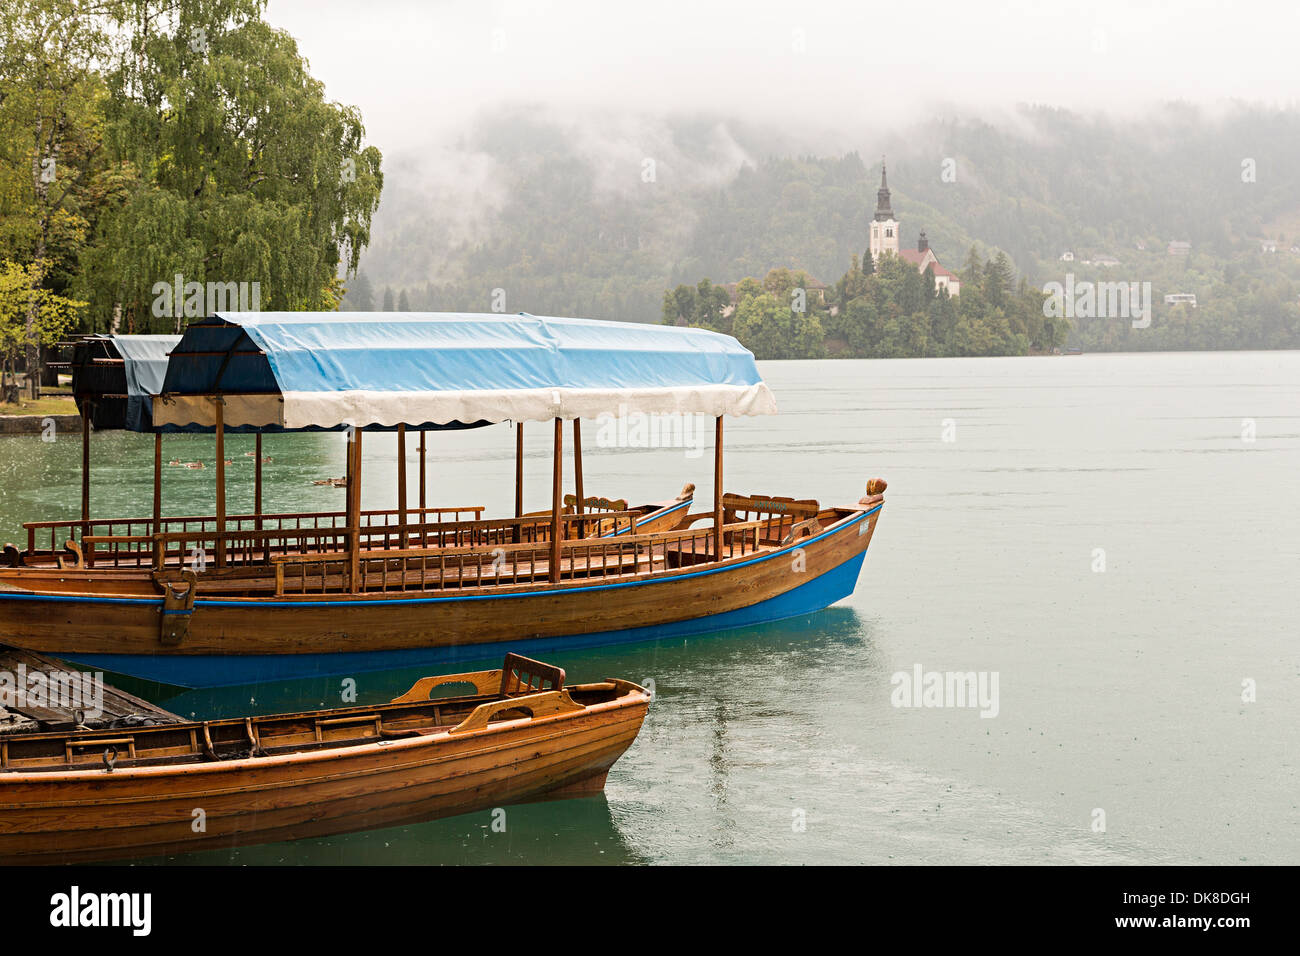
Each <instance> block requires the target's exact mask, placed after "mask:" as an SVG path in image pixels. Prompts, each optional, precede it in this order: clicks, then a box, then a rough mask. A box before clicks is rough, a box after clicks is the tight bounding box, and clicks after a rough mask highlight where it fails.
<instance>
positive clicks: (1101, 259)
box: [1092, 256, 1119, 268]
mask: <svg viewBox="0 0 1300 956" xmlns="http://www.w3.org/2000/svg"><path fill="white" fill-rule="evenodd" d="M1092 262H1093V265H1098V266H1106V267H1107V268H1109V267H1111V266H1117V265H1119V260H1118V259H1115V258H1113V257H1111V256H1098V257H1097V258H1096V259H1093V260H1092Z"/></svg>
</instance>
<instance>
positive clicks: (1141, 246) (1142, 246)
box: [1133, 239, 1147, 252]
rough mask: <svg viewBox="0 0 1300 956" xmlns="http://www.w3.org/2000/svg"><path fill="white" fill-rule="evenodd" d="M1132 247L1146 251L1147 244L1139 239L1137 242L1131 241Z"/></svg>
mask: <svg viewBox="0 0 1300 956" xmlns="http://www.w3.org/2000/svg"><path fill="white" fill-rule="evenodd" d="M1133 248H1134V249H1137V250H1138V251H1139V252H1146V251H1147V244H1146V243H1145V242H1143V241H1142V240H1141V239H1139V240H1138V241H1137V242H1135V243H1133Z"/></svg>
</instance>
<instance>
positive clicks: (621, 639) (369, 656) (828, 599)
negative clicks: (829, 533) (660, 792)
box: [60, 551, 866, 688]
mask: <svg viewBox="0 0 1300 956" xmlns="http://www.w3.org/2000/svg"><path fill="white" fill-rule="evenodd" d="M865 558H866V552H865V551H862V552H859V553H858V554H855V555H853V556H852V557H850V558H849V559H848V560H847V561H845V562H844V563H842V564H840V565H838V566H837V567H835V568H832V569H831V570H829V571H827V572H825V573H823V574H821V575H819V576H818V577H816V578H814V579H813V580H811V581H809V582H808V583H807V584H802V585H800V586H799V587H796V588H792V589H790V590H789V591H786V592H784V593H783V594H779V595H777V596H776V597H773V598H769V599H767V600H765V601H760V602H759V603H757V604H753V605H750V606H749V607H744V608H738V609H736V610H732V611H725V612H723V613H721V614H713V615H709V616H706V617H699V618H692V619H690V620H685V621H675V622H672V623H668V624H657V625H653V626H648V627H632V628H625V629H623V630H617V631H600V632H597V633H590V634H575V635H569V636H565V637H548V638H535V639H530V640H514V641H502V642H499V643H488V644H472V645H462V646H450V647H436V648H413V649H409V650H394V651H365V652H356V653H348V652H343V653H333V654H267V655H258V656H235V655H162V654H160V655H141V654H86V655H79V654H66V653H64V654H60V656H61V657H62V658H64V659H65V660H69V661H72V662H74V663H77V664H82V665H85V666H87V667H91V668H94V669H96V670H105V671H112V672H115V673H119V674H129V675H131V676H133V677H138V678H141V679H143V680H151V681H158V682H161V683H164V684H174V685H177V686H180V687H194V688H202V687H224V686H228V685H233V684H255V683H266V682H271V681H283V680H297V679H302V678H310V677H328V676H335V675H353V674H358V673H364V672H366V671H378V670H389V669H394V668H400V667H417V666H424V665H432V664H446V663H452V662H463V661H479V660H487V659H491V658H499V657H501V656H502V655H503V654H504V653H505V652H506V651H517V652H519V653H522V654H528V655H530V656H533V657H537V656H539V655H542V654H545V653H547V652H549V651H557V650H574V649H579V648H583V647H597V646H602V645H607V644H627V643H636V642H641V641H657V640H664V639H670V638H679V637H684V636H689V635H693V634H706V633H710V632H715V631H723V630H729V629H732V628H738V627H746V626H749V625H753V624H763V623H768V622H771V621H780V620H784V619H786V618H791V617H798V616H799V615H802V614H810V613H812V612H814V611H820V610H822V609H823V608H826V607H829V606H830V605H832V604H834V603H835V602H836V601H840V600H843V599H844V598H846V597H848V596H849V595H850V594H852V593H853V589H854V587H855V585H856V584H857V580H858V575H859V574H860V573H861V571H862V562H863V560H864V559H865Z"/></svg>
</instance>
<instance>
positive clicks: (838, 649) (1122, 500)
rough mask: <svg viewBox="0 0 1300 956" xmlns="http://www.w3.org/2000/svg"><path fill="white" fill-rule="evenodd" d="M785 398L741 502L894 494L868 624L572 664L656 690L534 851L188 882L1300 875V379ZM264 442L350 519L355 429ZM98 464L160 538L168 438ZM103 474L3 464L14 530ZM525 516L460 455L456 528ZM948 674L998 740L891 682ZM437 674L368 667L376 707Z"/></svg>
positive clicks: (172, 473)
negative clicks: (963, 678) (1220, 868)
mask: <svg viewBox="0 0 1300 956" xmlns="http://www.w3.org/2000/svg"><path fill="white" fill-rule="evenodd" d="M763 374H764V376H765V377H766V378H767V380H768V382H769V383H770V384H771V386H772V388H773V390H774V391H775V393H776V396H777V399H778V402H779V403H780V406H781V411H782V414H781V415H780V416H778V417H776V418H770V419H749V420H744V421H729V422H728V424H727V447H728V455H727V474H726V482H725V484H726V487H727V490H728V491H734V492H741V493H762V494H784V495H794V496H798V497H816V498H818V499H819V500H820V501H822V502H824V503H846V504H847V503H852V502H853V501H855V500H856V499H857V498H858V497H859V496H860V495H861V494H862V493H863V487H864V485H865V482H866V480H867V479H868V478H870V477H874V476H880V477H884V478H886V479H887V480H888V481H889V491H888V492H887V495H886V497H887V504H886V506H885V510H884V513H883V514H882V517H881V521H880V525H879V528H878V530H877V533H876V535H875V539H874V542H873V544H872V548H871V551H870V553H869V554H868V557H867V562H866V565H865V568H864V570H863V573H862V577H861V579H860V580H859V582H858V588H857V591H856V593H855V594H854V595H853V597H852V598H850V599H849V600H847V601H844V602H842V603H841V604H840V605H838V606H836V607H834V608H832V609H830V610H827V611H825V612H822V613H820V614H816V615H811V616H809V617H806V618H801V619H798V620H794V621H787V622H783V623H779V624H773V625H769V626H764V627H756V628H748V629H745V630H738V631H734V632H728V633H726V634H721V635H713V636H706V637H701V638H698V639H692V640H685V641H671V642H666V643H660V644H641V645H630V646H622V647H615V648H609V649H597V650H590V651H581V652H575V653H570V654H551V655H547V656H548V658H549V659H551V660H553V661H554V662H555V663H557V664H559V665H561V666H563V667H565V668H566V669H567V670H568V672H569V675H570V679H571V680H589V679H599V678H601V677H605V676H623V677H627V678H630V679H633V680H637V681H645V680H648V679H652V680H653V681H654V684H655V688H656V691H657V697H656V700H655V703H654V704H653V706H652V708H651V712H650V716H649V718H648V720H647V722H646V725H645V728H644V730H643V731H642V733H641V736H640V737H639V739H638V740H637V741H636V743H635V744H634V745H633V747H632V749H631V750H630V751H629V752H628V753H627V755H626V756H625V757H624V758H623V759H622V760H621V761H620V762H619V763H618V764H617V765H616V766H615V767H614V769H613V771H612V772H611V773H610V776H609V782H608V785H607V787H606V792H605V796H604V797H601V798H590V799H583V800H570V801H564V802H556V803H546V804H539V805H533V806H527V807H512V808H509V809H508V811H507V826H506V831H505V832H504V833H497V832H493V830H492V828H491V818H490V815H489V814H488V813H483V814H474V815H468V816H463V817H457V818H454V819H450V820H443V821H438V822H435V823H430V824H425V825H421V826H412V827H403V828H400V829H392V830H384V831H376V832H372V833H361V834H351V835H348V836H343V837H337V838H333V839H328V840H306V841H300V842H297V843H288V844H277V845H274V846H267V847H255V848H249V849H245V850H240V851H236V852H229V853H209V854H201V855H194V856H190V857H183V858H181V859H183V860H185V861H192V862H223V861H229V862H233V863H261V862H268V863H280V862H284V863H293V862H299V863H363V864H367V863H376V864H378V863H426V862H428V863H435V862H436V863H459V862H470V863H478V862H497V863H507V862H520V863H533V862H536V863H626V862H649V863H660V862H662V863H704V862H724V863H1013V862H1023V863H1223V864H1227V863H1242V862H1244V863H1290V864H1294V863H1298V862H1300V808H1298V803H1300V777H1298V775H1297V766H1296V764H1297V742H1298V739H1300V734H1298V733H1297V728H1300V650H1297V634H1300V601H1298V600H1297V597H1296V591H1297V587H1298V585H1300V507H1298V506H1297V503H1296V492H1297V487H1298V482H1297V476H1300V353H1295V352H1289V353H1214V354H1166V355H1085V356H1081V357H1053V358H1046V357H1045V358H989V359H933V360H928V359H922V360H905V361H840V362H779V363H763ZM529 431H530V432H531V434H530V435H528V449H529V467H528V470H527V487H528V498H529V500H528V502H527V504H528V506H529V507H530V508H542V507H546V506H547V505H548V503H549V474H550V464H549V435H550V429H549V427H547V426H544V425H535V426H532V427H531V428H530V429H529ZM584 439H585V441H584V446H585V457H584V473H585V478H586V481H585V484H586V489H587V492H588V493H589V494H598V495H608V496H610V497H627V498H628V499H630V500H647V499H659V498H666V497H671V496H673V495H675V494H676V493H677V492H678V490H679V489H680V488H681V485H682V484H683V483H684V482H685V481H693V482H695V483H696V486H697V496H699V497H700V498H701V500H710V498H711V495H712V488H711V476H712V462H711V452H710V451H709V446H708V445H707V444H706V447H705V448H704V449H703V454H702V455H694V454H693V453H690V452H686V451H683V450H681V449H660V450H653V451H645V450H632V449H618V448H608V449H607V448H602V447H600V446H599V442H598V440H597V435H596V429H595V423H589V424H588V430H587V431H585V432H584ZM710 441H711V438H710ZM251 443H252V439H251V438H249V439H242V438H233V439H231V440H230V441H229V442H228V449H229V453H230V454H231V455H232V457H234V458H235V460H236V464H235V466H234V468H233V469H232V470H233V471H234V473H235V477H234V482H233V484H232V491H231V509H232V511H233V510H237V509H238V508H239V504H238V502H240V501H242V500H244V498H248V499H250V500H251V491H250V488H251V479H250V476H251V472H252V461H251V459H249V458H245V457H244V456H243V452H244V451H245V450H246V449H248V448H251ZM411 446H412V447H411V450H410V456H409V457H410V459H411V462H410V467H411V469H412V470H411V475H412V480H414V475H415V471H414V442H411ZM265 451H266V454H268V455H271V456H272V457H273V458H274V461H273V462H271V463H270V464H268V465H267V466H266V468H267V480H268V483H269V487H268V492H267V496H266V498H267V501H266V507H267V508H268V510H269V509H277V510H278V509H293V510H306V509H315V508H326V507H330V508H340V509H341V507H342V500H343V494H342V491H341V490H336V489H332V488H322V487H317V486H313V485H312V484H311V479H313V478H322V477H327V476H330V475H341V474H342V473H343V441H342V439H341V438H340V437H339V436H284V437H279V438H276V437H268V438H267V439H266V450H265ZM95 453H96V466H95V472H94V497H93V510H94V511H95V512H96V513H97V514H108V513H116V514H123V513H125V512H127V511H131V512H134V513H137V514H147V513H148V512H149V509H150V500H151V498H150V496H151V482H150V474H151V467H152V449H151V440H150V439H149V438H148V437H142V436H134V435H126V434H110V433H104V434H101V435H97V436H96V437H95ZM79 454H80V450H79V440H78V439H77V438H75V437H70V438H67V439H61V440H58V441H55V442H53V443H42V442H41V441H40V440H39V439H36V438H0V539H7V540H15V541H20V540H22V537H21V535H20V532H19V526H20V524H21V522H22V521H24V520H32V519H35V518H38V517H45V518H56V517H75V516H76V514H75V512H76V511H77V509H78V507H79V504H78V503H79V490H78V487H79V486H78V481H79V479H78V471H77V469H78V466H79V464H78V463H79ZM164 457H165V458H168V459H170V458H178V459H181V460H191V459H198V458H200V457H206V458H207V459H208V461H209V468H208V469H207V470H206V471H190V470H186V469H181V468H169V469H167V472H166V475H165V486H166V498H165V507H166V509H167V511H168V512H171V513H180V512H182V511H184V512H185V513H190V514H193V513H211V508H212V503H211V483H212V475H213V472H212V470H211V466H210V458H211V440H210V439H206V438H201V437H177V438H169V439H167V441H166V443H165V445H164ZM365 458H366V462H365V477H366V504H367V506H380V505H383V504H386V503H387V504H389V505H390V506H391V503H392V502H393V501H394V500H395V487H396V483H395V480H394V479H393V474H394V469H395V464H396V462H395V454H394V442H393V439H392V437H391V436H367V438H366V444H365ZM512 489H513V440H512V436H511V433H510V431H509V429H508V427H507V426H499V427H492V428H485V429H481V430H478V431H474V432H464V433H459V434H454V433H453V434H445V435H438V436H431V438H430V496H431V497H430V501H431V503H435V502H436V503H439V504H482V505H486V506H487V507H488V508H489V510H490V512H491V513H495V514H503V513H507V512H508V511H509V510H510V509H511V507H512V506H513V490H512ZM239 496H243V497H242V498H241V497H239ZM0 640H2V637H0ZM916 665H920V666H921V668H922V669H923V670H924V671H961V672H967V671H974V672H988V673H989V674H993V673H996V675H997V678H998V712H997V715H996V716H995V717H991V718H982V717H981V716H980V714H979V712H978V710H975V709H970V708H964V709H962V708H905V707H895V706H894V705H893V702H892V700H891V697H892V695H893V692H894V686H893V684H892V683H891V677H892V675H894V674H895V673H897V672H907V673H909V674H910V673H911V672H912V671H913V669H914V667H915V666H916ZM418 676H421V675H420V674H419V673H415V672H410V671H402V672H388V673H382V674H367V675H361V676H360V678H359V694H360V699H361V701H362V702H369V701H380V700H386V699H388V698H390V697H392V696H394V695H395V694H397V693H400V692H401V691H404V690H405V689H406V688H407V687H408V686H409V685H410V683H411V682H412V681H413V680H414V678H415V677H418ZM1244 682H1253V685H1249V684H1244ZM121 683H123V684H124V685H126V683H127V682H125V681H123V682H121ZM127 686H132V687H133V689H139V688H138V686H137V685H127ZM1248 686H1253V687H1254V700H1253V701H1247V700H1244V699H1243V696H1249V695H1248V694H1244V690H1243V688H1244V687H1248ZM145 689H146V690H147V691H149V692H150V693H156V691H157V690H158V689H156V688H154V689H149V688H145ZM338 697H339V684H338V682H337V680H330V681H319V680H318V681H306V682H299V683H295V684H287V685H280V686H274V687H272V686H259V687H244V688H233V689H224V690H219V691H205V692H186V693H184V694H181V695H180V696H179V697H172V698H170V699H166V700H164V701H163V703H164V704H165V706H168V707H169V708H171V709H173V710H177V711H179V712H182V713H185V714H187V715H188V714H191V713H192V714H194V715H195V716H198V717H205V718H206V717H218V716H227V715H236V714H243V713H248V712H252V713H267V712H274V711H277V710H285V709H294V708H299V707H312V706H317V705H325V706H329V705H332V704H334V703H337V702H338ZM1098 811H1101V812H1103V813H1104V832H1099V827H1098V821H1100V820H1101V817H1100V816H1099V814H1098Z"/></svg>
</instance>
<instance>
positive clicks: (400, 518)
mask: <svg viewBox="0 0 1300 956" xmlns="http://www.w3.org/2000/svg"><path fill="white" fill-rule="evenodd" d="M397 523H398V524H399V525H400V526H401V527H402V528H403V530H402V531H401V532H400V533H399V534H398V536H397V539H398V541H400V542H401V547H403V548H405V547H406V540H407V538H406V531H405V528H406V424H405V423H399V424H398V426H397Z"/></svg>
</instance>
